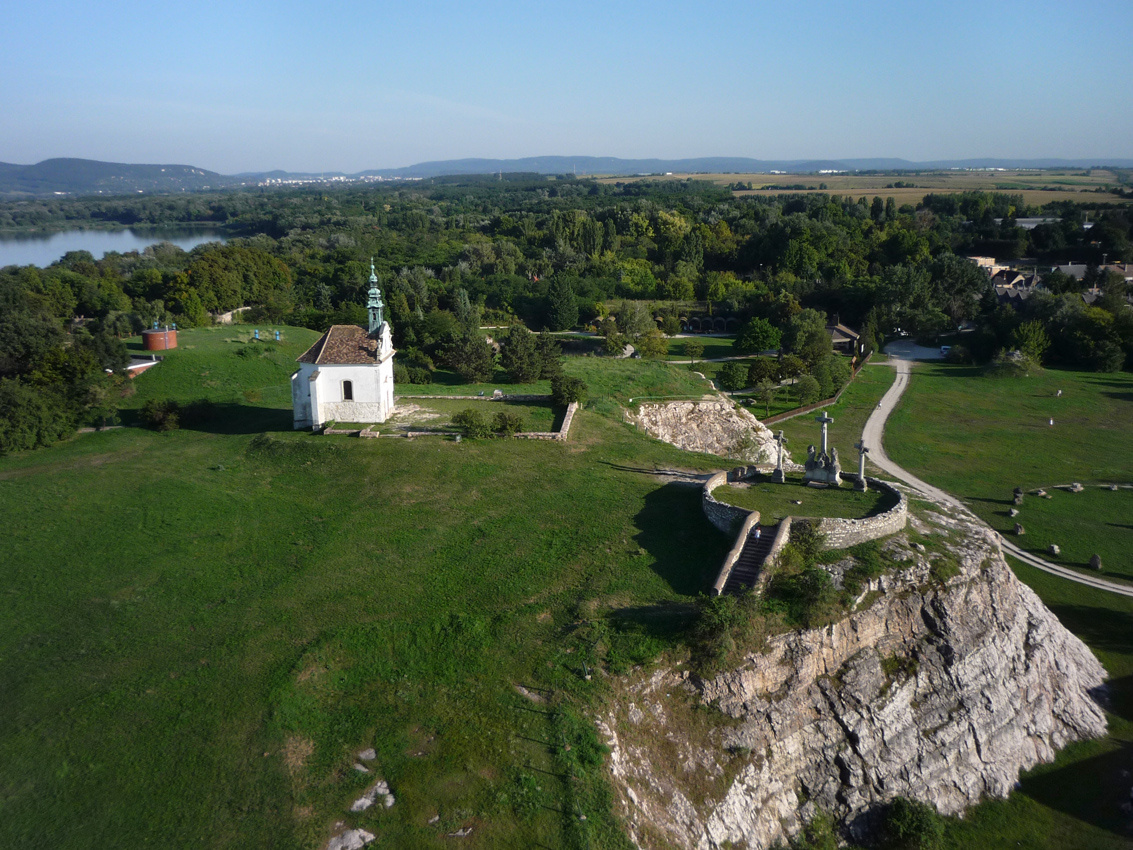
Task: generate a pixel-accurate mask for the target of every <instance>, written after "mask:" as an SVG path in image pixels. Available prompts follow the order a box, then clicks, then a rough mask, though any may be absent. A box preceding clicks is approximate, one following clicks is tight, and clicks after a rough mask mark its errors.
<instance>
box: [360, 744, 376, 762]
mask: <svg viewBox="0 0 1133 850" xmlns="http://www.w3.org/2000/svg"><path fill="white" fill-rule="evenodd" d="M377 757H378V754H377V753H376V752H374V748H373V747H370V748H369V749H366V750H362V752H360V753H358V758H360V759H361V760H362V761H373V760H374V759H376V758H377Z"/></svg>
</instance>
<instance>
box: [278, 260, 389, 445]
mask: <svg viewBox="0 0 1133 850" xmlns="http://www.w3.org/2000/svg"><path fill="white" fill-rule="evenodd" d="M366 306H367V308H368V309H369V311H370V329H369V331H368V332H367V331H365V330H363V329H362V328H360V327H358V326H357V325H332V326H331V328H330V330H328V331H327V332H326V333H325V334H323V335H322V336H321V337H320V338H319V341H318V342H316V343H315V344H314V345H312V346H311V347H310V348H308V349H307V350H306V351H305V352H303V354H301V355H300V356H299V358H298V362H299V371H298V372H296V373H295V374H294V375H292V376H291V404H292V407H293V408H294V411H295V427H296V428H297V429H298V428H312V429H317V428H321V427H322V426H323V423H325V422H332V421H334V422H367V423H370V422H385V421H386V419H387V418H388V417H389V415H390V413H391V412H392V411H393V355H394V349H393V336H392V334H391V333H390V327H389V322H386V321H385V320H384V319H383V318H382V309H383V306H384V305H383V304H382V292H381V290H380V289H378V276H377V274H375V273H374V261H373V259H372V258H371V260H370V293H369V300H368V301H367V304H366Z"/></svg>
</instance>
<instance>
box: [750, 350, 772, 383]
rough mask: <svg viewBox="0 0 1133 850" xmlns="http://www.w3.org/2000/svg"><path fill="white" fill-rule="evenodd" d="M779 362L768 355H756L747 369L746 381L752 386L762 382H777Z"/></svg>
mask: <svg viewBox="0 0 1133 850" xmlns="http://www.w3.org/2000/svg"><path fill="white" fill-rule="evenodd" d="M778 376H779V364H778V363H776V362H775V361H774V360H772V359H770V358H768V357H757V358H756V359H755V360H753V361H751V365H750V366H749V367H748V370H747V382H748V383H749V384H751V385H752V386H755V385H756V384H762V383H764V382H774V383H776V384H777V383H778V380H777V379H778Z"/></svg>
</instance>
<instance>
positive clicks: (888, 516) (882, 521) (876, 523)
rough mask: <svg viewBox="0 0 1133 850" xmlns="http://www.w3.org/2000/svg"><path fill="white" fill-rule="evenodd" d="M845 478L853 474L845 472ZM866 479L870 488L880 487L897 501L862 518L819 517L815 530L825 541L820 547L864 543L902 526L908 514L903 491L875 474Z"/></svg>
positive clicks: (893, 531) (851, 477) (837, 546)
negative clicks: (881, 511)
mask: <svg viewBox="0 0 1133 850" xmlns="http://www.w3.org/2000/svg"><path fill="white" fill-rule="evenodd" d="M846 478H850V479H853V480H855V481H856V480H857V475H847V476H846ZM866 482H867V483H868V484H869V486H870V487H871V488H873V489H874V490H881V491H882V492H885V493H890V494H892V495H894V496H897V504H896V505H894V506H893V507H892V508H890V509H889V510H887V511H886V512H885V513H882V514H878V515H877V516H871V517H866V518H865V519H833V518H832V517H823V518H822V520H821V521H820V522H819V523H818V530H819V531H820V532H822V535H823V537H824V538H825V542H824V544H823V547H822V548H823V549H846V548H848V547H850V546H856V545H858V544H859V543H865V542H866V541H867V540H877V539H878V538H879V537H887V536H889V535H890V534H894V533H896V532H898V531H900V530H901V529H902V528H904V527H905V522H906V520H907V519H908V515H909V500H908V499H907V498H906V497H905V494H904V493H902V492H901V491H900V490H898V489H897V488H896V487H894V486H892V485H891V484H887V483H886V482H884V481H879V480H878V479H876V478H866Z"/></svg>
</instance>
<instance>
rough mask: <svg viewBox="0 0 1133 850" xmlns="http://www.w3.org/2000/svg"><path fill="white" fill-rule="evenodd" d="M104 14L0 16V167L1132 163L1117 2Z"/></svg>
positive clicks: (1126, 25)
mask: <svg viewBox="0 0 1133 850" xmlns="http://www.w3.org/2000/svg"><path fill="white" fill-rule="evenodd" d="M112 11H113V13H108V12H107V10H106V7H97V6H87V5H78V4H70V3H63V2H57V0H56V2H52V0H47V2H43V3H40V4H34V5H28V4H25V5H23V6H18V7H14V8H13V9H12V10H10V11H9V14H8V16H7V20H6V23H7V27H6V29H7V35H8V38H7V39H6V44H7V49H6V50H5V52H4V54H3V55H2V56H0V69H3V73H2V74H0V107H2V108H3V113H4V115H5V121H4V122H3V125H2V126H0V161H5V162H10V163H19V164H34V163H37V162H40V161H42V160H44V159H49V158H54V157H76V158H83V159H94V160H100V161H106V162H129V163H155V164H185V165H193V166H196V167H198V168H204V169H208V170H210V171H216V172H219V173H222V174H237V173H240V172H259V171H271V170H276V169H278V170H284V171H291V172H335V171H338V172H343V173H347V174H353V173H357V172H359V171H364V170H367V169H378V168H398V167H405V166H408V165H413V164H417V163H420V162H427V161H435V160H452V159H466V158H487V159H512V158H522V157H534V156H577V157H580V156H599V157H601V156H610V157H619V158H623V159H646V158H657V159H679V158H694V157H707V156H726V157H751V158H755V159H763V160H811V159H859V158H889V157H892V158H900V159H905V160H910V161H922V162H923V161H932V160H942V159H956V160H959V159H976V158H1012V159H1042V158H1060V159H1097V160H1103V159H1129V158H1131V157H1133V150H1131V149H1130V147H1131V146H1130V142H1129V140H1130V139H1131V138H1133V104H1131V103H1130V101H1129V99H1128V98H1124V97H1120V95H1119V87H1120V85H1121V82H1120V81H1121V80H1124V79H1128V78H1129V76H1130V71H1131V70H1133V52H1130V51H1127V50H1122V49H1121V48H1120V46H1119V45H1111V44H1110V39H1109V34H1110V33H1118V34H1120V33H1124V32H1128V31H1129V29H1130V25H1133V4H1129V3H1127V2H1116V0H1102V2H1100V3H1097V4H1094V6H1092V7H1091V8H1090V11H1089V19H1088V20H1087V19H1086V17H1085V16H1084V15H1081V14H1079V13H1078V12H1077V11H1076V10H1075V9H1073V8H1071V7H1068V6H1066V5H1064V4H1056V3H1053V2H1045V0H1044V2H1036V3H1023V2H985V3H975V2H970V0H963V1H962V2H957V3H953V4H949V5H948V6H946V7H944V6H932V7H930V8H921V6H920V4H905V3H898V2H894V0H882V2H879V3H870V4H863V3H853V2H834V3H819V2H814V1H813V0H810V2H800V3H795V4H789V5H787V4H780V5H770V4H743V5H740V4H730V3H707V4H704V5H702V6H699V7H697V9H696V10H695V11H694V12H693V11H690V10H688V9H687V8H684V7H680V6H677V5H675V4H664V3H662V4H656V3H651V4H646V3H642V2H638V0H632V2H628V3H624V4H618V5H617V6H615V7H611V6H607V5H604V4H599V3H594V2H580V3H575V4H573V5H572V6H571V7H570V8H552V9H545V8H535V7H530V6H528V5H525V4H519V3H515V2H508V1H507V0H493V2H490V3H488V4H481V5H478V6H476V7H475V8H473V7H468V6H466V5H464V4H457V3H452V2H426V3H424V4H414V5H413V6H411V7H401V6H394V5H390V4H382V3H379V4H363V3H359V2H356V0H347V2H344V3H341V4H339V5H338V6H336V7H334V9H333V11H332V12H326V11H323V10H316V9H315V8H313V7H310V6H308V5H306V4H300V3H296V2H283V3H279V4H267V3H263V2H261V0H253V2H250V3H248V4H243V5H241V6H238V7H230V6H223V7H222V6H220V5H219V4H216V3H211V2H204V3H199V4H194V5H193V6H191V7H182V8H178V9H170V8H165V7H162V6H157V7H154V6H151V5H149V4H146V5H143V4H141V3H138V2H135V0H127V2H124V3H121V4H118V5H117V6H116V7H114V9H113V10H112ZM1115 93H1117V94H1116V95H1115ZM1116 98H1120V99H1119V100H1118V99H1116ZM1123 148H1124V149H1123ZM563 150H570V151H574V152H575V153H571V154H562V153H559V152H560V151H563ZM578 151H586V152H587V153H578ZM591 152H594V153H591Z"/></svg>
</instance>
